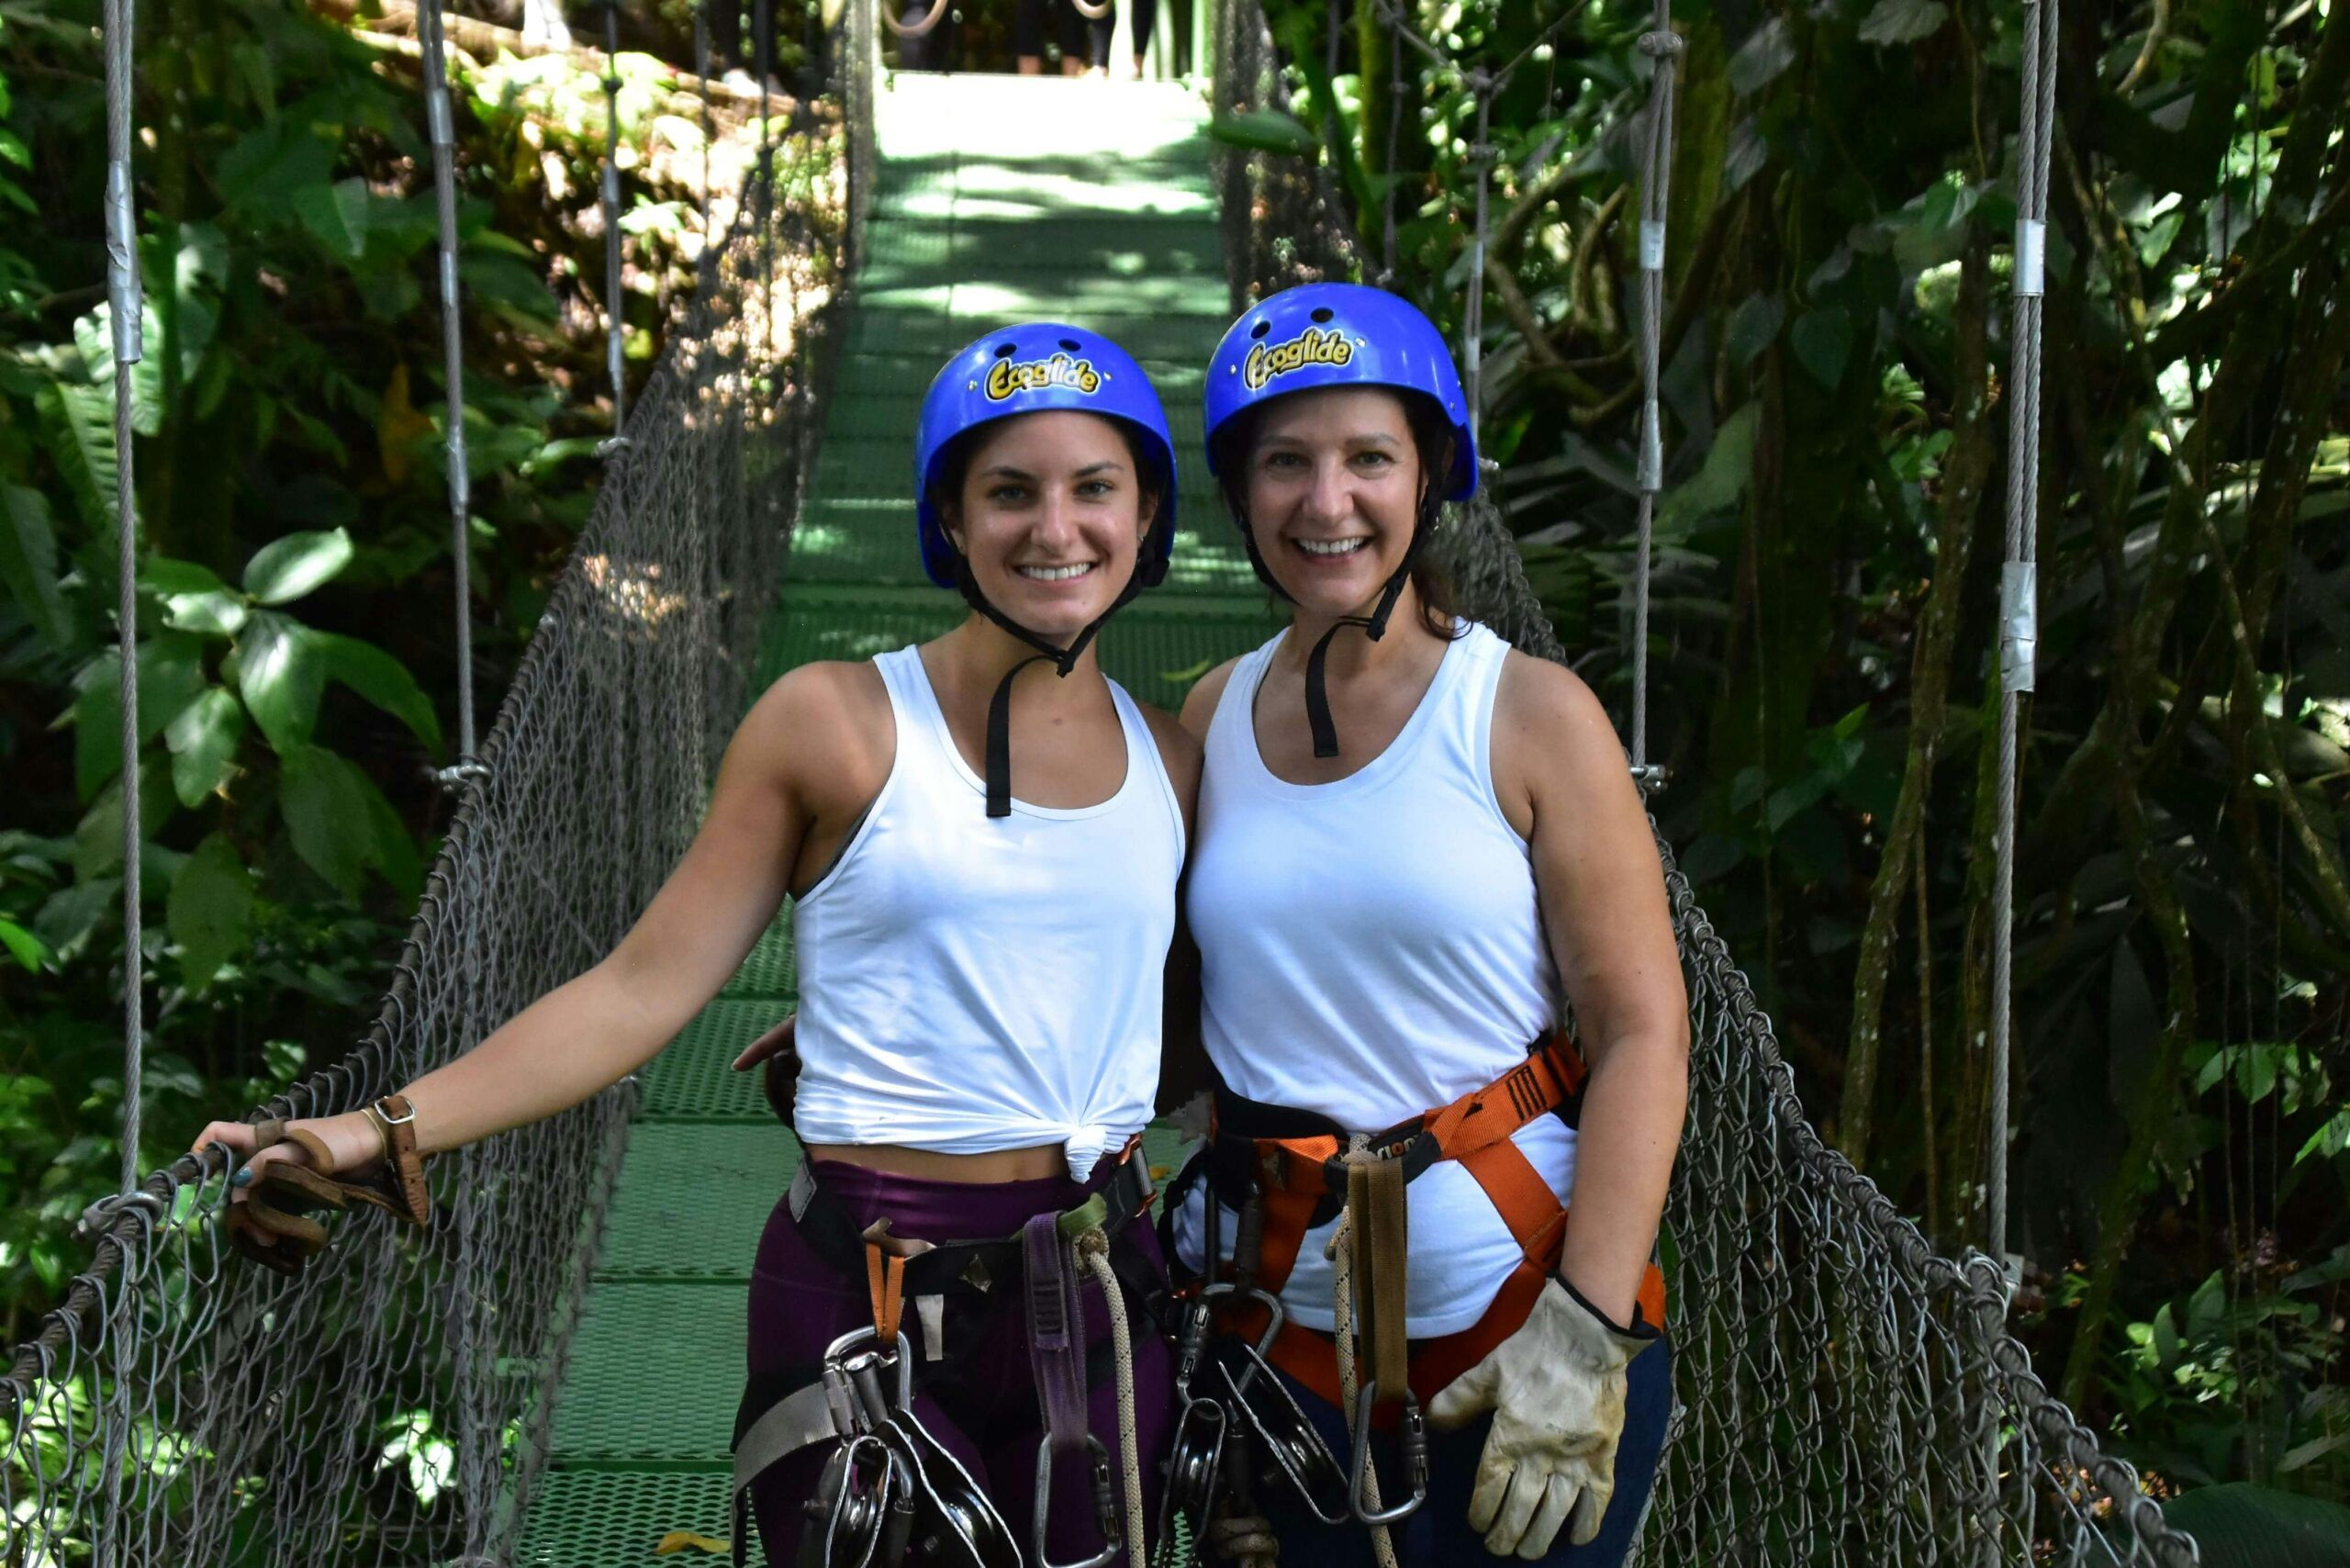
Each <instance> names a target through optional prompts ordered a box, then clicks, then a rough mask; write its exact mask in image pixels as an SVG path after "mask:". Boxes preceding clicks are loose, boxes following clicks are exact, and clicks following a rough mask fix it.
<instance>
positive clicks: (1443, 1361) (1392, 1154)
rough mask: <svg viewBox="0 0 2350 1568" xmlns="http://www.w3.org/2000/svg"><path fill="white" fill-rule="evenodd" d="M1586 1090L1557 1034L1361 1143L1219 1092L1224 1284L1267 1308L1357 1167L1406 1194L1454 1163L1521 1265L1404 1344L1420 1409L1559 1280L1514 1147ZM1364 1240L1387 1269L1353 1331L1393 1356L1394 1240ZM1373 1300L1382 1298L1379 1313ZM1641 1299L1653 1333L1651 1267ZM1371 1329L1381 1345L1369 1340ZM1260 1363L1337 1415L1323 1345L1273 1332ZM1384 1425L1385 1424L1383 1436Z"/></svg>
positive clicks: (1330, 1350)
mask: <svg viewBox="0 0 2350 1568" xmlns="http://www.w3.org/2000/svg"><path fill="white" fill-rule="evenodd" d="M1586 1076H1587V1074H1586V1070H1585V1069H1584V1067H1583V1058H1582V1056H1581V1055H1580V1054H1579V1053H1578V1052H1577V1051H1576V1050H1575V1048H1574V1045H1573V1042H1572V1040H1570V1039H1569V1038H1568V1037H1567V1036H1566V1034H1565V1033H1564V1032H1563V1031H1561V1032H1559V1033H1556V1034H1552V1035H1550V1036H1546V1037H1545V1038H1543V1039H1541V1040H1539V1041H1537V1042H1536V1043H1535V1044H1534V1046H1533V1047H1531V1048H1530V1049H1529V1050H1528V1051H1527V1057H1526V1059H1525V1060H1523V1061H1521V1062H1519V1063H1518V1064H1517V1065H1516V1066H1515V1067H1513V1068H1511V1069H1510V1070H1509V1071H1507V1072H1505V1073H1504V1074H1503V1075H1502V1076H1501V1077H1500V1078H1498V1079H1495V1080H1494V1081H1493V1082H1491V1083H1489V1084H1487V1085H1485V1086H1484V1087H1483V1089H1479V1090H1475V1091H1472V1092H1470V1093H1468V1094H1464V1095H1462V1096H1461V1097H1460V1099H1458V1100H1455V1101H1454V1102H1452V1103H1450V1104H1449V1105H1445V1106H1442V1107H1439V1108H1438V1109H1437V1110H1434V1111H1429V1112H1426V1113H1423V1114H1420V1115H1417V1116H1415V1117H1412V1118H1411V1119H1410V1120H1408V1121H1404V1122H1400V1123H1398V1124H1396V1125H1395V1126H1393V1127H1390V1128H1388V1129H1387V1130H1385V1131H1384V1132H1380V1133H1374V1134H1371V1136H1370V1137H1367V1138H1362V1139H1360V1140H1358V1139H1355V1138H1351V1137H1348V1136H1347V1135H1346V1134H1345V1133H1344V1132H1342V1131H1341V1130H1339V1129H1338V1128H1337V1127H1336V1126H1335V1125H1334V1124H1331V1123H1329V1122H1327V1121H1326V1119H1325V1118H1323V1117H1319V1116H1316V1115H1314V1114H1311V1113H1308V1112H1301V1111H1293V1110H1289V1109H1285V1108H1282V1107H1278V1106H1270V1105H1264V1104H1260V1103H1257V1102H1254V1101H1248V1100H1244V1099H1242V1098H1240V1097H1239V1096H1237V1095H1235V1094H1232V1093H1230V1092H1226V1091H1224V1090H1218V1091H1217V1092H1216V1096H1215V1115H1214V1121H1213V1122H1212V1123H1211V1126H1210V1133H1209V1138H1208V1145H1207V1148H1206V1149H1205V1150H1204V1151H1203V1170H1204V1171H1205V1173H1206V1177H1207V1180H1208V1182H1209V1186H1210V1193H1211V1197H1212V1198H1213V1199H1214V1200H1216V1201H1220V1202H1222V1203H1223V1204H1225V1206H1226V1207H1230V1208H1233V1209H1236V1210H1237V1212H1238V1214H1239V1215H1240V1221H1239V1233H1238V1235H1237V1238H1236V1244H1235V1246H1234V1249H1233V1264H1232V1269H1233V1282H1234V1283H1235V1284H1236V1285H1237V1286H1240V1287H1241V1288H1242V1291H1243V1292H1244V1293H1245V1292H1246V1290H1247V1289H1248V1287H1250V1286H1254V1287H1255V1288H1256V1289H1258V1290H1260V1291H1263V1292H1265V1293H1267V1294H1269V1295H1278V1294H1280V1292H1281V1286H1282V1285H1284V1284H1285V1283H1287V1282H1288V1280H1289V1276H1290V1271H1291V1270H1292V1269H1293V1268H1294V1267H1295V1266H1296V1263H1297V1252H1298V1248H1299V1247H1300V1245H1301V1244H1302V1243H1303V1242H1304V1238H1305V1233H1306V1232H1307V1231H1308V1230H1311V1229H1313V1228H1315V1226H1320V1225H1323V1224H1326V1223H1327V1222H1328V1221H1329V1220H1330V1219H1332V1218H1333V1217H1335V1216H1336V1215H1337V1213H1338V1212H1339V1210H1340V1209H1341V1208H1343V1207H1347V1206H1348V1189H1349V1183H1350V1182H1352V1183H1353V1184H1354V1186H1355V1187H1356V1188H1357V1189H1358V1190H1359V1191H1360V1190H1361V1189H1363V1188H1364V1187H1365V1186H1366V1182H1365V1180H1364V1174H1363V1170H1364V1161H1363V1156H1366V1155H1368V1156H1370V1157H1371V1158H1372V1159H1376V1160H1377V1161H1379V1162H1381V1163H1383V1164H1392V1165H1393V1166H1394V1167H1397V1168H1399V1169H1400V1171H1401V1177H1402V1180H1403V1182H1411V1181H1413V1180H1414V1179H1415V1178H1416V1177H1417V1176H1418V1175H1419V1174H1420V1173H1421V1172H1422V1171H1424V1170H1427V1168H1428V1167H1429V1166H1431V1165H1434V1164H1435V1163H1436V1162H1437V1161H1438V1160H1442V1159H1451V1160H1458V1161H1459V1162H1460V1164H1461V1165H1462V1166H1463V1167H1464V1168H1465V1169H1466V1170H1468V1172H1469V1174H1470V1175H1471V1176H1472V1177H1474V1178H1475V1179H1476V1182H1477V1184H1478V1186H1480V1187H1482V1188H1483V1190H1484V1193H1485V1195H1486V1197H1487V1198H1489V1199H1490V1200H1492V1202H1493V1205H1494V1211H1495V1212H1496V1213H1498V1214H1499V1215H1501V1217H1502V1222H1503V1223H1504V1224H1505V1225H1506V1226H1509V1230H1510V1235H1511V1236H1512V1237H1514V1238H1516V1241H1517V1245H1518V1248H1519V1252H1520V1256H1519V1259H1518V1263H1517V1266H1516V1268H1515V1269H1513V1270H1512V1271H1510V1274H1509V1277H1508V1278H1507V1279H1506V1280H1505V1281H1504V1282H1503V1283H1502V1287H1501V1289H1500V1290H1499V1291H1498V1292H1496V1293H1495V1294H1494V1301H1493V1305H1491V1306H1490V1307H1488V1308H1487V1309H1486V1311H1485V1315H1484V1316H1483V1317H1481V1318H1480V1319H1478V1321H1477V1322H1475V1323H1474V1324H1472V1325H1471V1326H1470V1327H1467V1328H1464V1329H1461V1330H1460V1331H1459V1332H1458V1333H1453V1334H1444V1335H1439V1336H1437V1337H1435V1338H1427V1339H1421V1340H1417V1341H1415V1342H1413V1343H1412V1344H1411V1346H1410V1350H1409V1353H1408V1366H1409V1386H1410V1389H1411V1392H1412V1393H1413V1394H1415V1395H1416V1396H1417V1397H1418V1398H1419V1399H1421V1400H1423V1401H1425V1400H1426V1399H1427V1398H1429V1397H1431V1396H1433V1395H1434V1394H1436V1392H1437V1391H1438V1389H1440V1388H1442V1387H1444V1386H1445V1384H1447V1383H1450V1382H1451V1381H1452V1380H1453V1379H1455V1378H1457V1377H1459V1376H1460V1374H1461V1373H1462V1372H1467V1371H1468V1370H1469V1369H1470V1368H1471V1367H1472V1366H1474V1365H1476V1364H1477V1362H1479V1361H1483V1359H1484V1358H1485V1356H1486V1355H1487V1354H1488V1353H1489V1352H1490V1351H1491V1350H1493V1349H1494V1346H1496V1345H1498V1344H1500V1343H1501V1342H1502V1341H1503V1340H1504V1339H1505V1338H1508V1337H1509V1336H1510V1335H1511V1334H1513V1333H1515V1332H1516V1329H1517V1327H1518V1326H1519V1325H1520V1324H1522V1323H1523V1322H1525V1321H1526V1317H1527V1314H1528V1313H1529V1312H1531V1311H1532V1310H1533V1307H1534V1301H1535V1298H1536V1297H1537V1296H1538V1295H1539V1294H1541V1291H1542V1282H1543V1281H1544V1280H1546V1279H1547V1278H1549V1277H1550V1272H1551V1271H1552V1270H1554V1269H1556V1268H1557V1267H1558V1263H1559V1249H1560V1246H1561V1242H1562V1241H1563V1240H1564V1238H1565V1235H1566V1220H1567V1210H1566V1206H1565V1205H1564V1204H1561V1203H1560V1202H1559V1198H1558V1194H1557V1193H1554V1192H1552V1191H1551V1189H1550V1182H1547V1181H1545V1180H1544V1179H1543V1177H1542V1175H1541V1173H1540V1172H1539V1171H1538V1170H1535V1169H1534V1166H1533V1164H1532V1162H1531V1161H1529V1160H1528V1159H1527V1158H1526V1156H1525V1154H1524V1153H1523V1152H1522V1151H1521V1150H1520V1149H1519V1148H1518V1147H1517V1145H1516V1142H1514V1141H1513V1137H1512V1135H1514V1134H1515V1133H1516V1131H1517V1130H1518V1129H1519V1128H1520V1127H1523V1126H1526V1125H1527V1123H1529V1122H1532V1121H1534V1120H1535V1119H1536V1118H1538V1117H1539V1116H1544V1115H1549V1114H1558V1115H1559V1116H1560V1117H1561V1119H1562V1120H1564V1121H1565V1122H1566V1123H1567V1124H1568V1125H1569V1126H1573V1125H1574V1123H1575V1120H1576V1117H1577V1114H1578V1113H1579V1111H1580V1107H1581V1103H1582V1096H1583V1081H1584V1079H1585V1077H1586ZM1391 1180H1392V1179H1391ZM1380 1185H1382V1186H1384V1185H1386V1183H1384V1182H1382V1183H1380ZM1169 1206H1170V1207H1171V1206H1172V1205H1171V1204H1170V1205H1169ZM1381 1206H1382V1207H1385V1206H1386V1205H1383V1204H1382V1205H1381ZM1354 1207H1355V1208H1356V1209H1357V1210H1358V1211H1360V1213H1359V1215H1358V1221H1357V1223H1360V1221H1361V1219H1363V1218H1367V1217H1374V1216H1375V1213H1376V1211H1373V1210H1371V1209H1369V1208H1367V1207H1366V1206H1365V1204H1363V1203H1362V1202H1360V1201H1359V1202H1358V1203H1357V1204H1355V1205H1354ZM1372 1236H1376V1237H1378V1238H1379V1239H1377V1240H1375V1241H1372V1242H1371V1245H1370V1246H1368V1247H1367V1248H1365V1249H1363V1250H1361V1251H1359V1253H1358V1256H1360V1257H1366V1258H1369V1259H1376V1258H1377V1257H1378V1256H1379V1255H1380V1254H1386V1255H1387V1258H1388V1261H1387V1263H1386V1266H1384V1267H1381V1266H1379V1264H1378V1263H1377V1262H1373V1263H1372V1265H1371V1277H1372V1280H1373V1281H1375V1283H1371V1284H1370V1285H1369V1288H1368V1289H1367V1290H1365V1289H1361V1288H1360V1287H1359V1291H1358V1294H1359V1295H1360V1297H1361V1299H1362V1300H1363V1302H1364V1303H1365V1305H1366V1309H1367V1310H1366V1311H1365V1313H1364V1315H1363V1317H1362V1327H1363V1328H1364V1329H1365V1330H1366V1331H1367V1332H1366V1334H1365V1338H1366V1339H1367V1340H1371V1341H1373V1348H1374V1351H1376V1340H1377V1339H1381V1338H1385V1339H1388V1340H1389V1342H1390V1343H1391V1344H1392V1343H1393V1335H1394V1334H1395V1333H1396V1332H1397V1331H1398V1330H1399V1329H1400V1324H1401V1318H1400V1299H1399V1298H1400V1295H1401V1291H1402V1278H1401V1269H1400V1267H1399V1266H1398V1265H1400V1261H1401V1251H1400V1248H1401V1240H1402V1238H1401V1235H1400V1227H1399V1226H1395V1225H1394V1224H1393V1221H1392V1220H1389V1221H1386V1222H1384V1223H1378V1224H1376V1225H1375V1226H1373V1227H1371V1228H1370V1229H1369V1230H1367V1232H1366V1239H1368V1238H1370V1237H1372ZM1381 1297H1386V1298H1387V1301H1386V1303H1385V1304H1382V1303H1381V1301H1380V1299H1379V1298H1381ZM1235 1299H1237V1300H1238V1301H1241V1302H1243V1303H1246V1304H1247V1305H1243V1306H1241V1307H1239V1308H1237V1310H1236V1314H1235V1316H1234V1319H1233V1325H1232V1326H1233V1327H1234V1328H1235V1329H1236V1330H1237V1331H1238V1332H1240V1333H1243V1334H1246V1335H1248V1336H1249V1337H1251V1338H1254V1337H1255V1336H1256V1335H1258V1334H1259V1333H1261V1332H1262V1330H1263V1328H1264V1327H1265V1325H1266V1323H1267V1322H1268V1321H1269V1317H1270V1315H1269V1314H1268V1312H1267V1310H1266V1309H1265V1307H1264V1306H1263V1305H1260V1304H1258V1303H1256V1302H1254V1301H1253V1300H1251V1298H1249V1297H1248V1295H1247V1294H1239V1295H1237V1296H1236V1298H1235ZM1639 1307H1640V1312H1641V1314H1642V1316H1644V1317H1645V1318H1646V1320H1647V1321H1648V1322H1650V1323H1652V1324H1658V1325H1662V1323H1663V1322H1664V1275H1663V1273H1662V1271H1660V1270H1659V1269H1658V1268H1657V1266H1656V1265H1655V1264H1654V1263H1651V1264H1650V1265H1649V1270H1648V1273H1647V1275H1646V1276H1645V1277H1644V1278H1643V1279H1642V1280H1641V1282H1640V1291H1639ZM1382 1328H1383V1329H1384V1330H1385V1332H1383V1333H1382V1332H1378V1330H1380V1329H1382ZM1267 1353H1268V1355H1269V1356H1270V1359H1271V1361H1272V1362H1273V1364H1274V1365H1275V1366H1278V1367H1280V1368H1281V1370H1282V1371H1283V1372H1288V1373H1289V1374H1290V1375H1291V1376H1292V1377H1294V1378H1295V1379H1297V1380H1298V1382H1300V1383H1304V1385H1305V1386H1306V1387H1308V1388H1310V1389H1312V1390H1313V1391H1314V1392H1315V1394H1319V1395H1321V1397H1323V1398H1324V1399H1326V1400H1328V1401H1329V1402H1330V1403H1331V1404H1332V1405H1335V1406H1340V1407H1342V1408H1343V1407H1344V1404H1345V1402H1344V1401H1343V1400H1342V1399H1341V1397H1340V1390H1339V1385H1338V1368H1337V1353H1336V1341H1335V1340H1334V1338H1333V1337H1332V1336H1331V1335H1329V1334H1326V1333H1323V1332H1321V1331H1320V1330H1317V1329H1313V1328H1307V1327H1304V1326H1302V1325H1300V1324H1297V1323H1294V1322H1288V1321H1284V1322H1283V1323H1282V1324H1281V1327H1279V1329H1278V1330H1277V1331H1276V1332H1275V1333H1274V1336H1273V1339H1272V1343H1271V1345H1270V1348H1269V1350H1268V1352H1267ZM1386 1359H1388V1358H1385V1357H1382V1356H1380V1355H1377V1354H1376V1353H1374V1355H1373V1357H1372V1361H1373V1362H1374V1363H1376V1362H1377V1361H1382V1360H1386ZM1402 1393H1403V1390H1401V1389H1396V1388H1393V1387H1389V1388H1385V1389H1382V1398H1381V1404H1382V1405H1386V1404H1387V1403H1388V1402H1389V1401H1390V1400H1392V1399H1397V1398H1400V1397H1401V1395H1402ZM1392 1420H1393V1411H1392V1410H1389V1411H1386V1412H1385V1413H1384V1414H1383V1415H1382V1417H1381V1424H1382V1425H1385V1424H1387V1423H1388V1422H1390V1421H1392Z"/></svg>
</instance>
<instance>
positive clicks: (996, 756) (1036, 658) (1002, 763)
mask: <svg viewBox="0 0 2350 1568" xmlns="http://www.w3.org/2000/svg"><path fill="white" fill-rule="evenodd" d="M1143 577H1144V572H1143V568H1142V565H1141V563H1140V561H1139V560H1138V561H1137V562H1136V566H1135V572H1134V575H1133V576H1132V577H1128V578H1127V579H1126V586H1125V588H1124V589H1123V590H1122V591H1121V592H1120V593H1119V595H1118V597H1117V598H1116V599H1114V600H1113V601H1112V603H1111V605H1110V608H1109V609H1107V610H1103V611H1102V613H1101V614H1099V615H1097V616H1095V617H1094V618H1093V620H1092V622H1091V623H1090V624H1088V625H1087V626H1086V628H1085V629H1084V630H1083V631H1081V632H1080V633H1078V634H1077V635H1076V636H1075V637H1073V638H1071V639H1070V641H1069V646H1068V647H1066V648H1064V647H1062V646H1061V645H1060V644H1057V643H1055V642H1053V641H1052V640H1051V639H1050V638H1048V637H1045V636H1043V635H1041V634H1039V633H1035V632H1032V631H1030V630H1029V629H1028V628H1027V627H1025V626H1023V625H1022V624H1020V622H1017V621H1014V620H1013V618H1012V617H1011V616H1009V615H1006V614H1005V613H1004V612H1003V611H1002V610H998V609H997V608H996V607H995V606H994V605H992V604H990V603H989V602H988V599H987V596H986V595H985V594H983V593H981V592H980V591H979V583H978V581H977V580H976V579H974V578H973V577H972V576H971V563H970V562H969V561H968V560H967V559H965V558H964V557H963V555H962V554H959V553H958V554H957V555H956V557H955V587H956V589H957V591H958V592H959V593H961V594H962V596H963V599H964V602H966V603H968V605H969V606H970V607H971V608H972V609H973V610H978V611H979V613H980V614H981V615H984V616H986V617H987V618H988V619H989V620H990V621H991V622H995V624H996V625H998V626H1000V627H1002V629H1003V630H1004V631H1005V632H1007V633H1010V634H1011V635H1013V636H1014V637H1016V638H1018V639H1019V640H1020V641H1021V642H1024V643H1025V644H1028V645H1029V646H1030V647H1032V648H1034V649H1035V650H1036V652H1035V655H1033V656H1031V657H1028V658H1024V659H1022V660H1021V661H1020V662H1019V663H1018V664H1016V665H1013V666H1012V667H1011V668H1010V669H1008V670H1006V671H1004V672H1003V678H1002V680H999V681H997V682H996V685H995V695H994V696H992V697H990V698H989V699H988V742H987V788H988V815H990V816H991V817H1008V816H1010V815H1011V814H1012V683H1013V681H1014V680H1017V679H1018V678H1020V672H1021V671H1022V670H1024V669H1026V668H1027V667H1028V666H1030V665H1037V664H1049V665H1051V666H1053V673H1054V674H1055V675H1057V676H1059V677H1060V678H1063V679H1067V678H1068V677H1069V671H1071V670H1073V669H1075V668H1076V667H1077V661H1078V660H1079V659H1080V657H1082V656H1083V655H1084V653H1085V650H1086V646H1087V644H1091V642H1092V641H1093V634H1094V633H1096V632H1099V631H1100V630H1102V622H1105V621H1107V620H1109V619H1110V617H1112V616H1113V615H1115V614H1116V613H1118V611H1119V610H1124V609H1125V607H1126V606H1127V605H1128V604H1129V603H1130V602H1132V601H1133V599H1134V597H1135V595H1136V594H1138V593H1140V592H1141V591H1142V590H1143V588H1144V587H1145V586H1146V585H1145V583H1144V581H1143Z"/></svg>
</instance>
